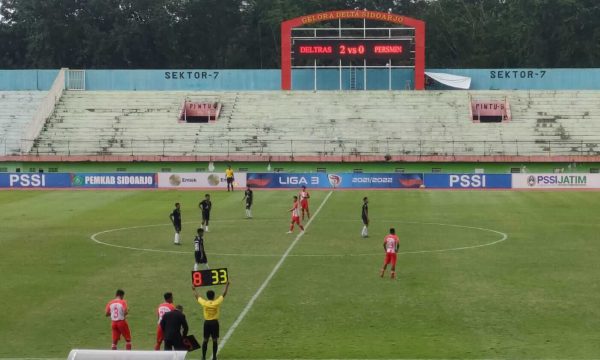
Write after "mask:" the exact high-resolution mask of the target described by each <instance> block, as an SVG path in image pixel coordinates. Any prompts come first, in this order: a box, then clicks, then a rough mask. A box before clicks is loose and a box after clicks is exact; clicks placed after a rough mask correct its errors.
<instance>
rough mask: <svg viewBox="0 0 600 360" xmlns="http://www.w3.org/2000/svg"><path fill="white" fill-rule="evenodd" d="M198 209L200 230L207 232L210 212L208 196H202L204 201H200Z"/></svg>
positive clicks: (210, 204) (210, 203)
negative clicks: (200, 218) (200, 215)
mask: <svg viewBox="0 0 600 360" xmlns="http://www.w3.org/2000/svg"><path fill="white" fill-rule="evenodd" d="M198 207H199V208H200V209H201V210H202V228H203V229H204V231H206V232H208V221H209V220H210V210H211V209H212V202H211V201H210V195H208V194H206V195H204V200H202V201H200V204H198Z"/></svg>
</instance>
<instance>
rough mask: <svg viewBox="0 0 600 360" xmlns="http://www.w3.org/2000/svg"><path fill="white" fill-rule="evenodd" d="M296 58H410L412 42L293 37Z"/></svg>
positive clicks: (402, 40) (401, 40)
mask: <svg viewBox="0 0 600 360" xmlns="http://www.w3.org/2000/svg"><path fill="white" fill-rule="evenodd" d="M293 51H294V58H296V59H336V60H339V59H367V60H368V59H410V58H411V57H412V42H411V41H410V40H404V39H381V40H377V39H348V40H344V39H319V38H315V39H300V40H299V39H295V40H294V47H293Z"/></svg>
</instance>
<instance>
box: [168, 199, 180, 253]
mask: <svg viewBox="0 0 600 360" xmlns="http://www.w3.org/2000/svg"><path fill="white" fill-rule="evenodd" d="M169 219H171V222H172V223H173V227H175V239H174V240H173V243H174V244H175V245H181V242H180V241H179V234H180V233H181V205H180V204H179V203H175V209H174V210H173V212H172V213H171V215H169Z"/></svg>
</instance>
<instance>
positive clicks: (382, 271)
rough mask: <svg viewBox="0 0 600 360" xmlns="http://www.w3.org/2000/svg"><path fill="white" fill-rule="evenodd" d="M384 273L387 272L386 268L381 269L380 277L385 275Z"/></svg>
mask: <svg viewBox="0 0 600 360" xmlns="http://www.w3.org/2000/svg"><path fill="white" fill-rule="evenodd" d="M384 273H385V269H381V271H379V277H383V274H384Z"/></svg>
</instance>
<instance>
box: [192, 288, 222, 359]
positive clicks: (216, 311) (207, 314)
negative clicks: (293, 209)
mask: <svg viewBox="0 0 600 360" xmlns="http://www.w3.org/2000/svg"><path fill="white" fill-rule="evenodd" d="M229 284H230V282H227V284H226V285H225V290H224V291H223V295H221V296H219V297H218V298H216V299H215V292H214V291H212V290H208V291H207V292H206V299H203V298H202V297H201V296H200V295H199V294H198V292H197V291H196V288H195V287H194V286H192V290H193V291H194V296H195V297H196V301H198V304H200V305H202V310H203V311H202V312H203V313H204V340H203V341H202V359H206V351H207V350H208V338H212V343H213V357H212V358H213V360H217V350H218V348H219V315H220V313H221V311H220V310H221V304H223V300H225V296H227V290H229Z"/></svg>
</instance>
